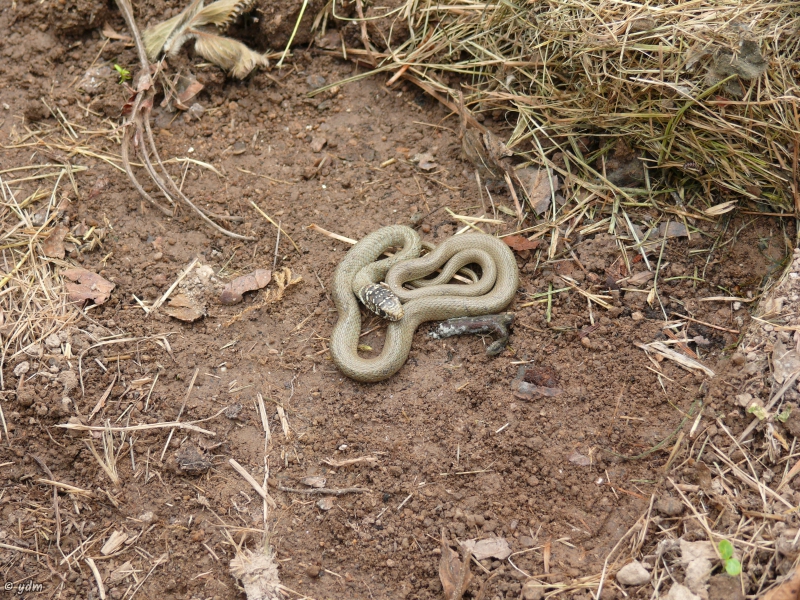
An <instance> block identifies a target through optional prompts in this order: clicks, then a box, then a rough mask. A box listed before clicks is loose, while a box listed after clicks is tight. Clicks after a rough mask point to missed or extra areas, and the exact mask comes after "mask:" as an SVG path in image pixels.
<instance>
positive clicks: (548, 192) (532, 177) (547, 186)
mask: <svg viewBox="0 0 800 600" xmlns="http://www.w3.org/2000/svg"><path fill="white" fill-rule="evenodd" d="M514 174H515V175H516V177H517V181H518V182H519V184H520V186H522V189H523V190H524V191H525V195H526V196H527V197H528V202H529V203H530V205H531V208H533V210H534V212H535V213H536V214H537V215H542V214H543V213H544V212H545V211H546V210H547V209H548V208H549V207H550V197H551V196H552V195H553V193H554V192H557V191H558V190H559V188H560V187H561V184H560V183H559V181H558V177H556V176H555V175H553V176H552V177H549V178H548V176H547V171H546V170H544V169H537V168H536V167H523V168H522V169H517V170H516V171H514ZM551 182H552V186H551Z"/></svg>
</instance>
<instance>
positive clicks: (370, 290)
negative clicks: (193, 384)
mask: <svg viewBox="0 0 800 600" xmlns="http://www.w3.org/2000/svg"><path fill="white" fill-rule="evenodd" d="M358 299H359V300H361V303H362V304H363V305H364V306H366V307H367V308H368V309H369V310H370V311H372V312H374V313H375V314H376V315H378V316H379V317H381V318H383V319H386V320H387V321H399V320H400V319H402V318H403V305H402V304H400V298H398V297H397V296H396V295H395V294H394V292H392V291H391V290H390V289H389V288H387V287H384V286H382V285H379V284H377V283H371V284H369V285H365V286H364V287H362V288H361V289H360V290H358Z"/></svg>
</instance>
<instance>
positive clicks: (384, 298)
mask: <svg viewBox="0 0 800 600" xmlns="http://www.w3.org/2000/svg"><path fill="white" fill-rule="evenodd" d="M423 247H427V248H428V249H429V252H428V253H427V254H424V255H420V254H421V252H422V249H423ZM390 248H401V249H400V250H399V251H398V252H397V253H396V254H394V255H393V256H389V257H388V258H384V259H380V260H378V259H379V258H380V256H381V255H382V254H383V253H384V252H386V251H387V250H388V249H390ZM472 263H475V264H478V265H479V266H480V267H481V276H480V278H478V280H477V281H473V283H469V284H458V283H455V284H454V283H449V281H450V280H451V279H452V278H453V276H454V275H455V274H456V272H457V271H459V270H460V269H461V268H462V267H464V266H466V265H468V264H472ZM440 268H441V273H440V274H439V275H437V276H435V277H432V278H429V276H430V275H431V274H433V273H434V272H435V271H437V270H438V269H440ZM381 282H383V283H381ZM405 284H409V285H412V286H414V289H410V290H409V289H406V288H405V287H404V285H405ZM518 285H519V271H518V269H517V262H516V260H515V258H514V254H513V252H512V251H511V249H510V248H509V247H508V245H506V244H505V243H504V242H503V241H502V240H500V239H498V238H496V237H494V236H492V235H489V234H485V233H472V232H470V233H464V234H461V235H455V236H453V237H450V238H448V239H447V240H445V241H444V242H442V243H441V244H439V245H436V246H433V245H432V244H427V245H426V244H423V243H422V242H421V240H420V237H419V234H418V233H417V232H416V231H415V230H414V229H412V228H410V227H407V226H404V225H390V226H387V227H382V228H380V229H378V230H376V231H373V232H372V233H370V234H368V235H366V236H365V237H364V238H362V239H361V240H360V241H358V242H357V243H356V244H355V245H354V246H353V247H352V248H351V249H350V250H349V251H348V253H347V255H346V256H345V257H344V259H343V260H342V261H341V262H340V263H339V265H338V266H337V268H336V271H335V272H334V275H333V282H332V289H331V296H332V298H333V303H334V305H335V306H336V310H337V312H338V320H337V322H336V325H334V328H333V331H332V332H331V338H330V352H331V357H332V358H333V362H334V364H335V365H336V366H337V367H338V369H339V370H340V371H341V372H342V373H343V374H344V375H346V376H347V377H350V378H351V379H354V380H356V381H360V382H377V381H382V380H384V379H387V378H389V377H391V376H392V375H394V374H395V373H396V372H397V371H399V370H400V368H401V367H402V366H403V365H404V364H405V362H406V360H407V359H408V354H409V352H410V350H411V343H412V340H413V336H414V332H415V331H416V329H417V327H419V326H420V325H421V324H422V323H424V322H426V321H442V320H445V319H451V318H454V317H470V316H480V315H487V314H493V313H496V312H499V311H502V310H503V309H504V308H506V307H507V306H508V305H509V303H510V302H511V300H512V299H513V298H514V295H515V294H516V291H517V287H518ZM359 299H360V300H361V301H362V303H364V304H366V305H368V307H370V308H372V309H373V311H374V312H376V313H378V314H381V313H385V314H381V316H384V317H387V318H389V319H390V320H391V319H394V320H391V321H390V322H389V324H388V327H387V330H386V338H385V341H384V344H383V349H382V350H381V353H380V354H379V355H378V356H376V357H373V358H364V357H362V356H359V354H358V340H359V336H360V334H361V311H360V309H359Z"/></svg>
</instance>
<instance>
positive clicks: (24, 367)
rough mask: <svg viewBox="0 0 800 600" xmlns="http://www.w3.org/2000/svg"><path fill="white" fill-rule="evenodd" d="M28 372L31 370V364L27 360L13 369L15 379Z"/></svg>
mask: <svg viewBox="0 0 800 600" xmlns="http://www.w3.org/2000/svg"><path fill="white" fill-rule="evenodd" d="M30 370H31V363H29V362H28V361H27V360H23V361H22V362H21V363H19V364H18V365H17V366H16V367H14V375H16V376H17V377H22V376H23V375H25V373H27V372H28V371H30Z"/></svg>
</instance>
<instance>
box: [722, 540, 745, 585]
mask: <svg viewBox="0 0 800 600" xmlns="http://www.w3.org/2000/svg"><path fill="white" fill-rule="evenodd" d="M719 556H720V558H721V559H722V564H723V565H724V566H725V572H726V573H727V574H728V575H730V576H731V577H736V576H737V575H739V574H740V573H741V572H742V563H740V562H739V561H738V560H736V559H735V558H733V544H731V543H730V542H729V541H728V540H720V542H719Z"/></svg>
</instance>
